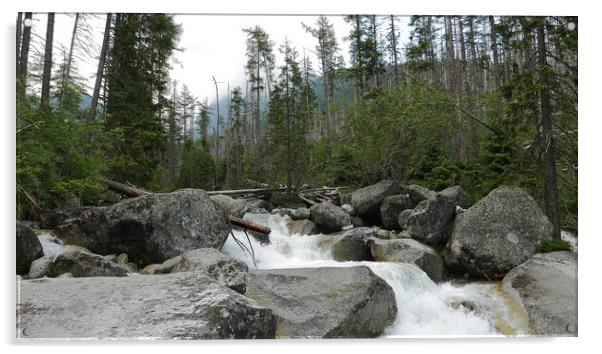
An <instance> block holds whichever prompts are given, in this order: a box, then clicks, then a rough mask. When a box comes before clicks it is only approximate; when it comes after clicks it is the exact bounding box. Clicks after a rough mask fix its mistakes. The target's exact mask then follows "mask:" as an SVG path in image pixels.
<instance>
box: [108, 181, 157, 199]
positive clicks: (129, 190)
mask: <svg viewBox="0 0 602 354" xmlns="http://www.w3.org/2000/svg"><path fill="white" fill-rule="evenodd" d="M103 182H104V183H105V184H106V185H107V187H109V189H110V190H113V191H115V192H119V193H121V194H125V195H127V196H128V197H132V198H134V197H140V196H143V195H149V194H152V192H148V191H145V190H142V189H140V188H137V187H134V186H130V185H127V184H123V183H119V182H115V181H111V180H108V179H103Z"/></svg>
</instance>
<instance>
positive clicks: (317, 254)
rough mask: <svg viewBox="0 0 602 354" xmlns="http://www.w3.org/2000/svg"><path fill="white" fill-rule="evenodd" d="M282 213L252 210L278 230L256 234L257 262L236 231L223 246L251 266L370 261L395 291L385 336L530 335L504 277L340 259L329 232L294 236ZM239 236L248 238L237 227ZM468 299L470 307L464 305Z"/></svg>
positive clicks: (258, 219) (250, 216)
mask: <svg viewBox="0 0 602 354" xmlns="http://www.w3.org/2000/svg"><path fill="white" fill-rule="evenodd" d="M286 218H287V217H282V216H280V215H269V214H246V215H245V219H248V220H251V221H254V222H257V223H261V224H265V225H267V226H269V227H270V228H271V229H272V233H271V234H270V239H271V243H270V244H269V245H265V246H262V245H260V244H259V242H257V241H256V240H255V239H253V238H250V242H251V243H252V246H253V250H254V252H255V262H253V259H252V257H251V256H250V255H249V253H247V252H244V251H243V250H242V249H241V248H240V247H239V246H238V245H237V244H236V242H235V241H234V240H233V239H232V237H231V236H230V237H229V238H228V240H227V241H226V244H225V245H224V247H223V249H222V251H223V252H224V253H225V254H227V255H229V256H231V257H233V258H236V259H238V260H241V261H243V262H245V263H246V264H247V265H248V266H249V267H250V268H255V264H256V265H257V268H259V269H274V268H308V267H352V266H358V265H365V266H367V267H369V268H370V269H371V270H372V271H373V272H374V273H375V274H377V275H378V276H380V277H381V278H383V279H384V280H385V281H386V282H387V283H388V284H389V285H390V286H391V287H392V288H393V291H394V292H395V298H396V302H397V309H398V313H397V318H396V320H395V322H394V323H393V324H392V325H391V326H389V327H388V328H387V329H386V330H385V333H384V336H385V337H423V336H441V337H444V336H500V335H528V334H529V329H528V319H527V317H526V313H525V312H524V310H523V309H522V308H521V307H520V306H519V305H518V304H515V303H513V301H512V300H510V299H509V298H507V297H506V296H504V295H503V293H502V292H500V290H499V287H500V282H481V281H479V282H461V281H460V282H443V283H440V284H435V283H434V282H432V281H431V280H430V278H429V277H428V276H427V275H426V274H425V273H424V272H423V271H422V270H421V269H420V268H418V267H417V266H415V265H413V264H405V263H390V262H338V261H335V260H334V259H333V257H332V254H331V251H330V249H329V247H325V244H327V242H324V240H325V239H326V238H328V237H329V236H327V235H312V236H300V235H290V234H289V232H288V228H287V226H286V221H287V220H286ZM234 234H235V236H236V237H237V238H238V239H239V240H244V243H246V237H245V235H244V233H243V232H242V231H234ZM461 304H465V305H466V306H462V305H461Z"/></svg>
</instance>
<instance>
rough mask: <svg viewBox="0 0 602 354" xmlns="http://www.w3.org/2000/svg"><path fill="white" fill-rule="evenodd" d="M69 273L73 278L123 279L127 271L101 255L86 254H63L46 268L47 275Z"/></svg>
mask: <svg viewBox="0 0 602 354" xmlns="http://www.w3.org/2000/svg"><path fill="white" fill-rule="evenodd" d="M64 273H71V274H72V275H73V276H74V277H76V278H77V277H125V276H126V275H127V269H126V268H125V267H123V266H121V265H119V264H117V263H114V262H111V261H109V260H107V259H106V258H104V257H103V256H101V255H98V254H93V253H88V252H77V251H70V252H63V253H61V254H59V255H58V257H56V259H55V260H54V262H52V263H51V264H50V266H49V267H48V275H49V276H51V277H57V276H59V275H61V274H64Z"/></svg>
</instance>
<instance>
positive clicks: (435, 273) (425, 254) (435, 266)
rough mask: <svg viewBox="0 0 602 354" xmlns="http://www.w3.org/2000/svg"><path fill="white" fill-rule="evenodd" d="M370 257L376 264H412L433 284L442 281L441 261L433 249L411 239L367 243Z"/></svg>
mask: <svg viewBox="0 0 602 354" xmlns="http://www.w3.org/2000/svg"><path fill="white" fill-rule="evenodd" d="M368 244H369V246H370V252H371V253H372V257H373V258H374V260H375V261H377V262H400V263H412V264H415V265H417V266H418V267H419V268H420V269H422V270H423V271H424V272H425V273H426V275H428V276H429V278H431V280H432V281H434V282H440V281H441V280H442V279H443V259H442V258H441V256H440V255H439V253H437V252H436V251H435V250H434V249H432V248H431V247H429V246H426V245H423V244H421V243H420V242H418V241H416V240H413V239H409V238H408V239H396V240H380V239H376V238H373V239H370V240H369V241H368Z"/></svg>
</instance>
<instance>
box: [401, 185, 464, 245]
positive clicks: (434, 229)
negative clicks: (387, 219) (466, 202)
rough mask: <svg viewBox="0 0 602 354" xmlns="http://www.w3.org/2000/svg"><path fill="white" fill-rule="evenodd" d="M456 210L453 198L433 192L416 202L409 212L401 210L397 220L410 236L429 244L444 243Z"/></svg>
mask: <svg viewBox="0 0 602 354" xmlns="http://www.w3.org/2000/svg"><path fill="white" fill-rule="evenodd" d="M455 211H456V204H455V199H453V198H451V197H448V196H445V195H441V194H435V195H433V196H431V197H430V198H428V199H425V200H423V201H421V202H420V203H418V205H417V206H416V208H414V209H413V210H412V211H411V212H406V211H404V212H402V213H400V215H399V221H400V222H403V228H404V229H405V231H407V232H408V233H409V234H410V236H411V237H412V238H414V239H416V240H418V241H420V242H423V243H426V244H427V245H431V246H439V245H443V244H445V241H446V240H447V238H448V237H449V234H450V232H451V228H452V222H453V221H454V215H455Z"/></svg>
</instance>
